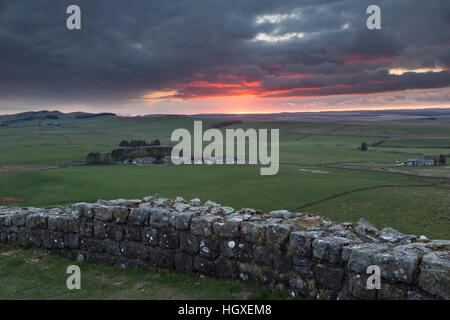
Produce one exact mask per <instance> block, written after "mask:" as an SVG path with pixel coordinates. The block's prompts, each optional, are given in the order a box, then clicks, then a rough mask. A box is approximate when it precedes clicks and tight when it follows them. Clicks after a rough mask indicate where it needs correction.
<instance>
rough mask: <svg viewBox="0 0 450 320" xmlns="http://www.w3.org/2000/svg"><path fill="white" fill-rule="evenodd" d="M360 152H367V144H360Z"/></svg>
mask: <svg viewBox="0 0 450 320" xmlns="http://www.w3.org/2000/svg"><path fill="white" fill-rule="evenodd" d="M360 149H361V151H367V150H368V149H369V145H368V144H367V142H363V143H361V148H360Z"/></svg>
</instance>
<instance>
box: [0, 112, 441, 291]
mask: <svg viewBox="0 0 450 320" xmlns="http://www.w3.org/2000/svg"><path fill="white" fill-rule="evenodd" d="M13 117H14V116H7V117H3V118H2V116H0V120H8V119H11V118H13ZM194 120H197V119H192V118H186V117H179V116H165V117H158V118H151V117H150V118H149V117H141V118H123V117H100V118H92V119H82V120H81V119H75V118H74V115H60V119H59V120H46V121H44V122H59V123H62V124H67V125H69V126H67V127H40V126H38V125H37V124H38V122H39V121H22V122H18V123H16V124H13V125H10V126H8V127H1V126H0V150H1V153H0V165H61V164H64V166H65V167H64V168H57V169H46V170H36V169H37V168H38V167H37V166H36V167H33V170H30V171H20V172H14V173H10V172H11V171H14V170H12V169H8V168H6V169H5V168H3V169H2V168H0V201H1V199H2V198H3V199H5V198H8V199H11V197H15V198H18V199H19V198H23V199H24V202H23V203H20V204H19V205H21V206H37V207H44V206H50V205H68V204H71V203H75V202H81V201H86V202H95V201H97V199H116V198H130V199H131V198H142V197H144V196H147V195H149V194H157V195H160V196H165V197H171V198H173V197H175V196H183V197H184V198H186V199H191V198H197V197H199V198H200V199H202V200H203V201H206V200H208V199H210V200H213V201H216V202H219V203H221V204H223V205H229V206H233V207H235V208H236V209H239V208H242V207H254V208H259V209H262V210H264V211H270V210H275V209H288V210H289V209H292V208H296V207H300V206H305V207H304V208H303V209H301V210H300V211H303V212H305V211H306V212H309V213H314V214H319V215H323V216H326V217H329V218H331V219H332V220H334V221H336V222H342V221H348V220H352V221H357V220H359V219H360V218H361V217H364V218H365V219H367V220H368V221H370V222H372V223H374V224H375V225H376V226H377V227H378V228H383V227H386V226H391V227H394V228H396V229H398V230H399V231H401V232H403V233H413V234H425V235H426V236H428V237H429V238H441V239H450V197H449V196H448V195H449V194H450V192H449V191H450V190H449V186H450V180H449V177H450V176H449V167H448V166H447V167H446V166H442V167H433V168H409V167H408V168H407V167H395V166H394V162H395V161H405V160H407V159H408V158H423V157H424V155H438V154H449V153H450V151H449V150H450V149H448V147H449V141H450V126H449V121H450V117H440V118H438V119H436V120H433V121H428V120H426V121H424V120H414V119H412V120H399V121H384V122H377V121H373V122H364V123H362V122H359V123H357V122H347V123H340V122H339V121H336V122H326V123H320V122H306V121H285V122H281V121H274V122H245V123H239V124H236V125H233V126H231V128H236V127H240V128H244V129H247V128H256V129H271V128H274V129H280V161H281V162H282V163H285V164H290V165H293V166H290V167H289V166H282V167H280V171H279V173H278V174H277V175H275V176H261V175H260V174H259V166H249V165H240V166H237V165H216V166H206V165H192V166H150V167H138V166H125V165H112V166H86V165H73V166H72V164H73V162H74V161H78V160H83V159H85V157H86V155H87V154H88V153H89V152H95V151H98V152H109V151H111V150H112V149H114V148H116V147H117V146H118V144H119V142H120V141H121V140H130V139H145V140H147V141H150V140H154V139H159V140H160V141H161V142H162V143H164V144H166V143H169V142H170V135H171V132H172V131H173V130H174V129H177V128H187V129H190V130H191V132H192V126H193V121H194ZM202 121H203V128H204V129H206V128H208V127H210V126H211V125H212V124H213V123H215V122H220V121H221V120H217V121H216V120H205V119H203V120H202ZM222 130H225V128H223V129H222ZM379 141H384V142H383V143H381V144H378V145H377V146H376V147H369V152H362V151H360V150H359V149H358V148H359V147H360V146H361V143H362V142H367V143H368V144H369V145H370V144H373V143H375V142H379ZM301 168H303V169H308V170H309V169H319V170H322V171H327V172H328V173H327V174H317V173H313V172H310V171H299V169H301ZM1 172H6V173H7V174H1ZM425 176H430V177H425ZM380 185H383V186H385V187H383V188H378V189H368V190H367V189H364V188H371V187H377V186H380ZM386 185H387V186H386ZM399 185H401V187H399ZM417 185H420V187H417ZM359 189H361V190H359ZM352 190H353V192H350V193H348V191H352ZM0 204H1V203H0ZM69 264H73V262H71V261H68V260H65V259H63V258H60V257H54V256H49V255H48V254H46V253H45V252H42V251H38V250H34V249H27V250H23V249H18V248H6V249H5V248H3V249H1V248H0V299H34V298H38V299H56V298H59V299H243V298H251V299H253V298H258V299H259V298H261V299H264V298H287V297H286V296H284V295H283V294H281V293H277V294H268V293H266V292H264V291H263V290H262V289H261V288H260V287H258V286H256V285H252V284H242V283H237V282H233V281H217V280H211V279H202V278H199V277H197V276H195V275H192V274H188V275H175V274H171V273H164V272H158V271H149V270H144V269H135V268H127V269H121V268H119V267H104V266H100V265H94V264H86V263H82V264H81V269H82V277H83V278H82V279H83V280H82V288H83V289H82V290H80V291H69V290H67V288H66V286H65V281H66V279H67V276H68V275H67V274H66V273H65V270H66V268H67V266H68V265H69Z"/></svg>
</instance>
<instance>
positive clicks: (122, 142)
mask: <svg viewBox="0 0 450 320" xmlns="http://www.w3.org/2000/svg"><path fill="white" fill-rule="evenodd" d="M129 145H130V143H129V142H128V141H127V140H122V141H121V142H120V144H119V147H128V146H129Z"/></svg>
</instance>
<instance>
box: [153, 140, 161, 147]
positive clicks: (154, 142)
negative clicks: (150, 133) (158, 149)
mask: <svg viewBox="0 0 450 320" xmlns="http://www.w3.org/2000/svg"><path fill="white" fill-rule="evenodd" d="M152 145H154V146H160V145H161V142H159V139H155V140H154V141H153V142H152Z"/></svg>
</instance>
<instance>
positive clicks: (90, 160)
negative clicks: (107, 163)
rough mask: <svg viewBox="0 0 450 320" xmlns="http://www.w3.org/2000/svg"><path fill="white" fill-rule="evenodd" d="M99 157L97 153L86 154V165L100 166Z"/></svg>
mask: <svg viewBox="0 0 450 320" xmlns="http://www.w3.org/2000/svg"><path fill="white" fill-rule="evenodd" d="M100 158H101V155H100V153H99V152H91V153H89V154H88V156H87V158H86V163H87V164H100V163H101V160H100Z"/></svg>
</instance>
